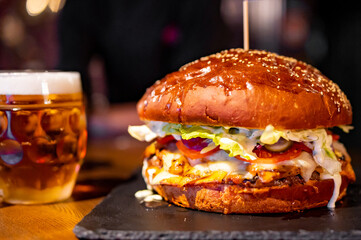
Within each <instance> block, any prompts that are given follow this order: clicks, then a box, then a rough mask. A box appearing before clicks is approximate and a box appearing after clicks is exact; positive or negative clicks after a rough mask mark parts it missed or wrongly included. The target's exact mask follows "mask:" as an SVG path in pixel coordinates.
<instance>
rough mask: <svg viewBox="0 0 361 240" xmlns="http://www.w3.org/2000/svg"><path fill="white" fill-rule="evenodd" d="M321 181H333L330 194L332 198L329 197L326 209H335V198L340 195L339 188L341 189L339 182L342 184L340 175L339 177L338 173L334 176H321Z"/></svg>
mask: <svg viewBox="0 0 361 240" xmlns="http://www.w3.org/2000/svg"><path fill="white" fill-rule="evenodd" d="M321 179H333V182H334V187H333V193H332V197H331V199H330V201H328V204H327V207H328V208H335V206H336V201H337V198H338V196H339V195H340V188H341V182H342V178H341V175H340V173H336V174H334V175H330V174H322V175H321Z"/></svg>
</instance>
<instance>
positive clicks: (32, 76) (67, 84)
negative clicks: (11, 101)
mask: <svg viewBox="0 0 361 240" xmlns="http://www.w3.org/2000/svg"><path fill="white" fill-rule="evenodd" d="M81 91H82V89H81V81H80V74H79V73H77V72H26V71H24V72H21V71H19V72H0V94H2V95H9V94H12V95H48V94H69V93H70V94H71V93H80V92H81Z"/></svg>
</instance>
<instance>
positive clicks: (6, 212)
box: [0, 104, 146, 240]
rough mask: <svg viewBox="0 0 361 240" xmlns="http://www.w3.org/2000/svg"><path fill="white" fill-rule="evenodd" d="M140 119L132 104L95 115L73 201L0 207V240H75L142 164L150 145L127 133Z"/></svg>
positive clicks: (1, 204)
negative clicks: (98, 208)
mask: <svg viewBox="0 0 361 240" xmlns="http://www.w3.org/2000/svg"><path fill="white" fill-rule="evenodd" d="M138 121H139V120H137V117H136V113H135V106H134V104H126V105H122V106H116V107H114V108H112V109H111V110H109V111H107V112H105V113H104V112H102V113H96V114H94V115H93V116H92V117H91V118H90V125H91V126H92V128H93V130H91V131H95V132H93V133H92V134H93V135H96V136H93V137H90V140H89V143H88V151H87V156H86V158H85V161H84V164H83V166H82V168H81V170H80V172H79V176H78V180H77V184H76V186H75V188H74V192H73V195H72V197H71V198H70V199H68V200H67V201H65V202H60V203H54V204H44V205H29V206H27V205H8V204H5V203H0V239H11V240H12V239H23V240H25V239H77V238H76V236H75V235H74V233H73V232H72V230H73V228H74V226H75V225H76V224H77V223H78V222H79V221H80V220H81V219H82V218H83V217H84V216H85V215H86V214H88V213H89V212H90V211H91V210H92V209H93V208H94V207H95V206H96V205H97V204H98V203H100V202H101V200H102V199H103V198H104V196H106V194H108V193H109V191H110V190H111V189H112V188H113V187H115V186H117V185H119V184H121V183H122V182H124V181H125V180H127V179H129V178H130V177H131V176H132V174H133V173H134V172H135V171H136V170H137V169H139V167H140V166H141V162H142V159H141V155H142V152H143V150H144V147H145V146H146V144H145V143H141V142H138V141H137V140H135V139H132V138H131V137H130V136H129V135H128V134H127V133H126V128H127V126H128V124H139V123H140V122H138ZM94 129H95V130H94ZM109 133H112V134H109Z"/></svg>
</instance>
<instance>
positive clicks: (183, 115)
mask: <svg viewBox="0 0 361 240" xmlns="http://www.w3.org/2000/svg"><path fill="white" fill-rule="evenodd" d="M137 110H138V114H139V116H140V118H141V119H142V120H153V121H165V122H173V123H182V124H191V125H213V126H234V127H245V128H257V129H264V128H265V127H266V126H267V125H269V124H271V125H273V126H274V127H275V128H277V129H313V128H329V127H334V126H337V125H344V124H351V122H352V109H351V105H350V102H349V101H348V99H347V97H346V96H345V94H344V93H343V92H342V91H341V90H340V88H339V87H338V85H337V84H335V83H334V82H332V81H331V80H329V79H328V78H327V77H326V76H324V75H323V74H322V73H321V72H320V71H319V70H317V69H316V68H314V67H312V66H310V65H308V64H306V63H304V62H301V61H298V60H296V59H293V58H289V57H284V56H280V55H277V54H275V53H270V52H266V51H258V50H249V51H246V50H243V49H231V50H225V51H222V52H220V53H216V54H213V55H210V56H208V57H203V58H201V59H199V60H196V61H194V62H191V63H189V64H186V65H184V66H183V67H181V68H180V69H179V71H176V72H173V73H171V74H168V75H167V76H166V77H164V78H163V79H161V80H160V81H157V82H156V83H155V84H154V85H153V86H151V87H150V88H149V89H147V91H146V93H145V94H144V96H143V97H142V99H141V100H140V101H139V102H138V104H137Z"/></svg>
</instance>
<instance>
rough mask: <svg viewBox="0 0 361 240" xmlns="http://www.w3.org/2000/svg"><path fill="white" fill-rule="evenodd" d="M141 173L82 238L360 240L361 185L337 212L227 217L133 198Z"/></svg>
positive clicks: (81, 231) (85, 225)
mask: <svg viewBox="0 0 361 240" xmlns="http://www.w3.org/2000/svg"><path fill="white" fill-rule="evenodd" d="M140 189H145V184H144V182H143V179H142V178H141V176H140V174H138V175H137V176H136V177H135V179H134V180H132V181H129V182H126V183H124V184H122V185H120V186H118V187H116V188H115V189H114V190H113V191H112V192H111V193H110V194H109V195H108V196H107V197H106V198H105V199H104V200H103V201H102V202H101V203H100V204H99V205H98V206H96V207H95V208H94V209H93V210H92V211H91V212H90V213H89V214H88V215H87V216H85V217H84V218H83V219H82V220H81V222H79V223H78V224H77V225H76V226H75V228H74V229H73V231H74V233H75V235H76V236H77V237H78V238H80V239H361V185H360V184H354V185H351V186H350V187H349V190H348V195H347V197H346V198H344V200H343V201H342V203H338V204H337V208H336V209H335V210H333V211H332V210H329V209H327V208H318V209H312V210H308V211H304V212H301V213H288V214H268V215H223V214H218V213H207V212H201V211H195V210H189V209H184V208H180V207H176V206H173V205H170V204H163V205H162V206H160V207H158V208H147V207H145V205H144V204H140V203H139V201H138V200H137V199H136V198H135V197H134V193H135V192H136V191H138V190H140Z"/></svg>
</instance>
